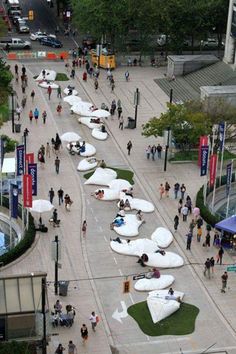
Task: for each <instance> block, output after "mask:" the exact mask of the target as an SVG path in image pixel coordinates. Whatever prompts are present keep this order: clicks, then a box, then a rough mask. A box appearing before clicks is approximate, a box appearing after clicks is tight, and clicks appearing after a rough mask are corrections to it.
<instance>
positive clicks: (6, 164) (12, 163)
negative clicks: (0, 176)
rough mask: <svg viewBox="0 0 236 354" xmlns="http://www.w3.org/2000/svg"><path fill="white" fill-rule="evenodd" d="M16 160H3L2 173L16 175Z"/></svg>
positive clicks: (11, 158)
mask: <svg viewBox="0 0 236 354" xmlns="http://www.w3.org/2000/svg"><path fill="white" fill-rule="evenodd" d="M15 169H16V159H15V157H7V158H4V160H3V165H2V173H15Z"/></svg>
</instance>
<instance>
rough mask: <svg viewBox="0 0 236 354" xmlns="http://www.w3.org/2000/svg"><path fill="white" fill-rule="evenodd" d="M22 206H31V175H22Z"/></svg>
mask: <svg viewBox="0 0 236 354" xmlns="http://www.w3.org/2000/svg"><path fill="white" fill-rule="evenodd" d="M23 206H24V208H31V207H32V176H31V175H24V176H23Z"/></svg>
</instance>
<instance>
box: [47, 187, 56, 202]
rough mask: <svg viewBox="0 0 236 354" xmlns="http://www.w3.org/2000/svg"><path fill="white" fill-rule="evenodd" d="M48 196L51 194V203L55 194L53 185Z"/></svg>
mask: <svg viewBox="0 0 236 354" xmlns="http://www.w3.org/2000/svg"><path fill="white" fill-rule="evenodd" d="M48 196H49V200H50V203H51V204H52V203H53V198H54V196H55V192H54V190H53V188H52V187H51V189H50V190H49V192H48Z"/></svg>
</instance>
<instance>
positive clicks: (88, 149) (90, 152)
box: [66, 141, 96, 157]
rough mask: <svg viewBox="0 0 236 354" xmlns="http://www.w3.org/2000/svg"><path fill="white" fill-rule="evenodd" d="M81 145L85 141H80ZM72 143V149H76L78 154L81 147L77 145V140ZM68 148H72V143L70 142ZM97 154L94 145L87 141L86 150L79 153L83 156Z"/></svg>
mask: <svg viewBox="0 0 236 354" xmlns="http://www.w3.org/2000/svg"><path fill="white" fill-rule="evenodd" d="M79 143H80V145H82V144H83V143H82V142H81V141H80V142H79ZM71 144H72V151H74V152H75V153H76V154H78V153H79V151H80V150H79V148H78V147H76V144H77V143H76V142H74V143H71ZM66 147H67V149H68V150H70V144H68V145H67V146H66ZM95 154H96V149H95V147H94V146H93V145H91V144H89V143H85V151H84V152H80V153H79V155H80V156H82V157H90V156H93V155H95Z"/></svg>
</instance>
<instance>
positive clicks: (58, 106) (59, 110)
mask: <svg viewBox="0 0 236 354" xmlns="http://www.w3.org/2000/svg"><path fill="white" fill-rule="evenodd" d="M61 111H62V105H61V103H59V104H58V105H57V114H58V115H59V116H60V115H61Z"/></svg>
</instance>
